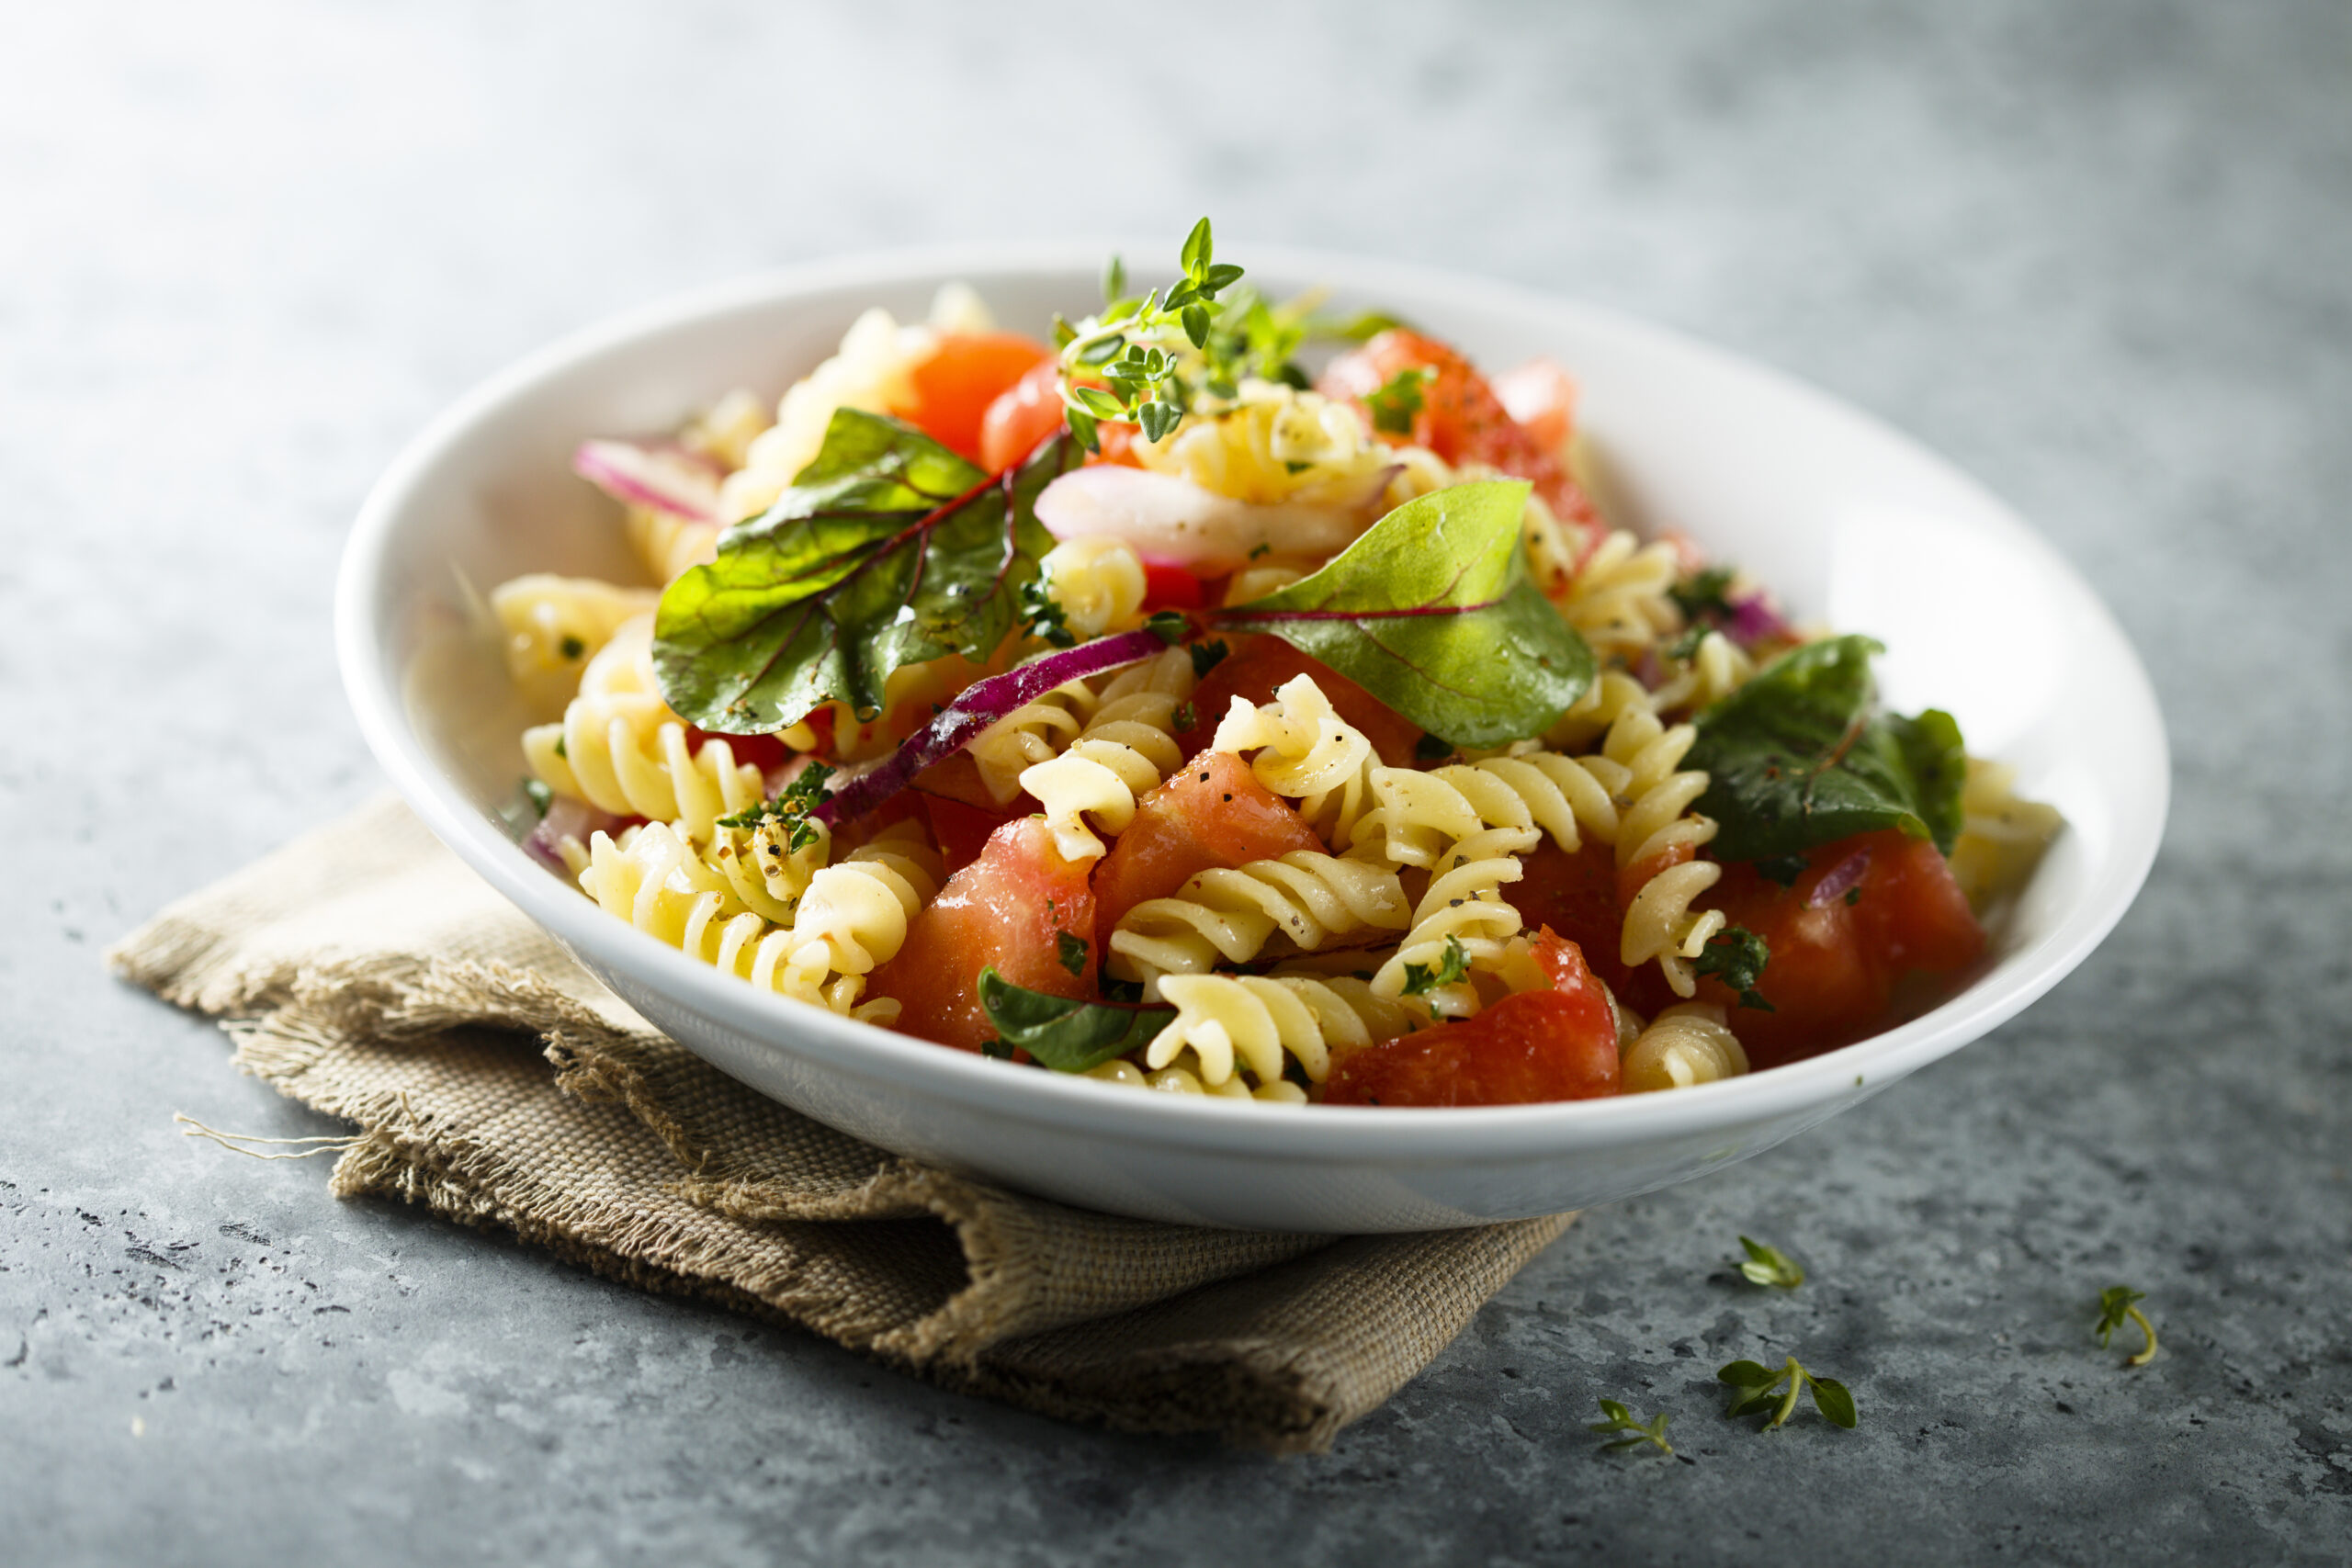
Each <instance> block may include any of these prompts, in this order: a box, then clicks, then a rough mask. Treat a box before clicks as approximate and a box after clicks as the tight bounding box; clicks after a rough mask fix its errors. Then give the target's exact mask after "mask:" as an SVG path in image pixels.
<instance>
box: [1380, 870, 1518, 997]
mask: <svg viewBox="0 0 2352 1568" xmlns="http://www.w3.org/2000/svg"><path fill="white" fill-rule="evenodd" d="M1525 874H1526V868H1525V867H1523V866H1521V864H1520V863H1519V861H1518V859H1517V857H1515V856H1512V855H1509V854H1501V855H1494V856H1490V857H1488V858H1487V859H1484V860H1474V861H1464V862H1460V863H1453V864H1452V865H1450V867H1449V869H1447V870H1445V871H1443V872H1442V873H1440V874H1438V875H1436V876H1433V877H1431V878H1430V886H1429V891H1428V892H1427V893H1425V894H1423V895H1422V896H1421V901H1420V904H1419V907H1417V908H1415V909H1414V910H1413V922H1412V926H1411V928H1410V929H1409V930H1408V931H1406V933H1405V940H1404V941H1403V942H1400V943H1398V944H1397V951H1396V952H1395V953H1393V954H1391V955H1390V956H1389V958H1388V959H1387V961H1386V962H1385V963H1384V964H1381V966H1380V968H1379V969H1378V970H1377V971H1376V972H1375V973H1374V976H1373V977H1372V989H1373V992H1374V995H1376V996H1382V997H1389V998H1397V997H1401V996H1402V995H1403V994H1404V991H1405V986H1406V983H1407V976H1406V974H1405V966H1406V965H1407V964H1416V965H1419V966H1420V967H1422V968H1425V969H1429V970H1430V971H1431V972H1432V973H1434V972H1435V971H1436V970H1437V969H1438V968H1439V967H1440V966H1441V965H1442V964H1443V963H1444V961H1445V956H1446V951H1447V949H1448V947H1449V945H1451V944H1453V943H1456V942H1458V943H1460V944H1461V947H1462V950H1463V953H1464V956H1465V957H1466V959H1467V960H1468V963H1469V964H1470V965H1471V966H1473V967H1476V968H1480V969H1487V970H1491V969H1494V968H1496V967H1497V966H1498V965H1499V964H1501V963H1502V962H1503V959H1504V956H1505V953H1506V950H1507V949H1508V947H1509V945H1510V941H1511V939H1512V938H1514V937H1516V936H1517V935H1519V932H1520V927H1521V919H1520V915H1519V911H1518V910H1517V909H1515V908H1512V907H1511V905H1510V903H1509V902H1508V901H1507V900H1506V899H1505V897H1504V896H1503V891H1502V889H1503V887H1504V886H1505V885H1506V884H1509V883H1513V882H1517V881H1518V880H1519V879H1520V878H1521V877H1522V876H1524V875H1525ZM1420 999H1421V1001H1422V1003H1423V1004H1424V1005H1425V1006H1427V1007H1428V1008H1429V1010H1430V1011H1431V1012H1432V1013H1435V1014H1437V1015H1438V1016H1439V1017H1442V1018H1467V1017H1469V1016H1470V1015H1471V1014H1472V1013H1475V1012H1476V1011H1477V1010H1478V991H1477V987H1476V986H1475V985H1473V984H1472V983H1471V981H1470V979H1469V977H1468V976H1466V975H1465V976H1464V977H1463V978H1461V979H1459V980H1455V981H1453V982H1451V983H1449V984H1445V985H1440V986H1432V987H1429V988H1427V989H1425V990H1424V991H1422V992H1421V995H1420Z"/></svg>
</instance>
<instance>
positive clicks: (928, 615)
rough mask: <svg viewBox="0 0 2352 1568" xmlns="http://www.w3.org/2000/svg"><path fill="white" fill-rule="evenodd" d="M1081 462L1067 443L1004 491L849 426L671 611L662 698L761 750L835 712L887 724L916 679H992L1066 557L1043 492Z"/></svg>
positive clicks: (914, 440) (728, 538) (656, 652)
mask: <svg viewBox="0 0 2352 1568" xmlns="http://www.w3.org/2000/svg"><path fill="white" fill-rule="evenodd" d="M1079 459H1080V452H1079V451H1078V448H1077V446H1076V445H1075V444H1074V443H1072V442H1071V441H1069V439H1067V438H1062V439H1057V440H1055V441H1052V442H1049V443H1047V444H1046V446H1043V447H1041V448H1039V450H1038V451H1037V453H1036V454H1035V456H1033V457H1031V458H1030V459H1029V461H1028V462H1027V463H1026V464H1024V465H1023V466H1022V467H1020V468H1015V469H1013V470H1012V471H1011V472H1009V473H1007V474H1005V475H1004V476H1003V477H1002V478H1001V479H990V478H989V476H988V475H986V474H984V473H982V472H981V471H980V470H979V469H978V468H976V467H974V466H973V465H972V464H970V463H968V462H967V461H965V460H964V459H963V458H962V457H958V456H956V454H955V453H954V452H952V451H950V450H948V448H946V447H945V446H941V445H940V444H939V443H938V442H936V441H933V439H932V438H931V437H929V436H928V435H925V434H922V432H921V431H919V430H916V429H915V428H914V427H913V426H911V425H909V424H905V423H901V422H899V421H898V420H895V419H889V418H886V417H884V416H882V415H880V414H871V413H865V412H861V411H859V410H857V409H847V408H845V409H842V410H840V411H838V412H835V413H834V415H833V419H832V423H831V425H829V426H828V427H827V428H826V431H825V444H824V446H823V447H822V449H821V450H820V451H819V452H818V454H817V457H816V460H815V461H814V462H812V463H810V464H809V466H808V467H807V468H803V469H802V470H801V471H800V474H799V476H798V477H797V479H794V480H793V483H792V488H791V489H789V490H787V491H785V492H784V493H783V494H782V495H781V496H778V497H777V498H776V502H775V505H773V506H771V507H769V508H768V509H767V511H766V512H764V513H762V514H761V515H760V516H758V517H754V518H752V519H749V520H748V521H745V522H742V523H739V524H737V525H735V526H733V527H731V528H729V529H728V530H727V532H726V533H725V534H723V535H721V536H719V541H718V559H717V560H715V561H713V562H711V563H710V564H709V565H707V566H698V567H696V568H695V569H694V570H692V571H689V572H687V573H686V574H685V575H684V576H683V577H681V578H679V579H678V580H677V581H675V582H673V583H672V584H671V585H670V586H669V588H668V589H667V590H666V591H665V592H663V593H662V606H661V609H660V610H659V611H658V612H657V613H656V615H655V618H654V641H653V663H654V669H655V671H656V672H657V673H658V674H659V676H660V678H661V682H662V695H663V696H664V697H666V698H667V699H668V700H669V703H670V705H671V706H672V707H673V708H675V709H676V710H677V711H678V713H679V714H680V715H681V716H684V718H686V719H687V720H688V721H690V722H691V723H694V724H696V725H699V726H701V727H702V728H705V729H710V730H718V731H722V732H724V733H727V734H731V735H744V734H759V733H763V732H766V731H769V730H775V729H782V728H785V727H786V726H787V725H791V724H795V723H797V722H798V721H799V720H801V719H802V718H805V717H806V716H808V715H809V713H811V712H812V711H814V710H815V709H817V708H818V707H820V706H821V705H824V704H826V703H829V702H834V701H840V702H845V703H847V704H849V705H850V707H851V708H852V709H853V710H854V712H855V713H856V714H857V715H858V716H859V717H860V718H867V717H871V716H873V715H875V714H876V713H878V712H879V711H880V710H881V706H882V695H883V688H884V683H885V682H888V679H889V677H890V672H891V671H894V670H897V669H899V667H901V666H902V665H907V664H915V663H920V662H922V661H923V660H931V659H939V658H942V657H944V656H945V655H947V654H950V653H956V654H961V655H962V656H963V657H964V658H966V659H968V660H972V661H973V662H974V663H976V664H977V663H978V662H981V661H982V660H986V659H987V658H988V657H989V654H991V653H993V652H994V651H995V650H996V649H997V647H998V645H999V644H1001V642H1003V640H1004V638H1005V635H1006V634H1007V633H1008V632H1010V631H1011V630H1012V626H1013V623H1014V622H1015V621H1016V620H1017V619H1018V618H1019V616H1020V614H1021V609H1020V604H1019V598H1020V593H1021V590H1022V589H1023V587H1024V586H1026V585H1027V584H1028V583H1030V582H1032V581H1035V578H1036V575H1037V560H1038V558H1039V557H1040V556H1042V555H1044V554H1045V553H1046V551H1047V550H1049V549H1051V548H1053V546H1054V540H1053V536H1051V535H1050V534H1048V533H1046V529H1045V526H1044V525H1042V524H1040V523H1039V522H1038V521H1037V517H1036V500H1037V492H1038V491H1042V490H1043V489H1045V487H1046V484H1047V483H1049V482H1050V481H1052V480H1053V479H1055V478H1057V476H1059V475H1060V474H1061V473H1062V472H1063V471H1064V470H1065V469H1068V468H1076V467H1077V466H1078V462H1079Z"/></svg>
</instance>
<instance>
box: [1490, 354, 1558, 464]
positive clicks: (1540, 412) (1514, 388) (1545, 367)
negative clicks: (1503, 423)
mask: <svg viewBox="0 0 2352 1568" xmlns="http://www.w3.org/2000/svg"><path fill="white" fill-rule="evenodd" d="M1494 387H1495V399H1496V400H1497V401H1498V402H1500V403H1501V404H1502V405H1503V412H1505V413H1508V414H1510V417H1511V418H1512V419H1514V420H1517V421H1518V422H1519V423H1520V424H1521V427H1522V428H1524V429H1525V430H1526V432H1527V434H1529V435H1531V436H1532V437H1533V438H1534V440H1535V444H1536V445H1537V446H1541V447H1542V448H1544V450H1545V451H1546V452H1557V451H1559V450H1560V448H1562V447H1563V446H1566V445H1567V444H1568V433H1569V432H1570V431H1571V430H1573V429H1575V428H1576V415H1577V384H1576V382H1575V381H1574V380H1573V379H1571V378H1570V377H1569V375H1568V373H1567V372H1566V370H1563V369H1561V368H1560V367H1559V366H1558V365H1557V364H1555V362H1553V361H1552V360H1549V359H1531V360H1529V361H1528V362H1527V363H1526V364H1524V365H1521V366H1518V367H1514V368H1512V369H1510V370H1506V371H1504V372H1503V373H1502V374H1501V375H1499V376H1498V377H1496V378H1495V380H1494Z"/></svg>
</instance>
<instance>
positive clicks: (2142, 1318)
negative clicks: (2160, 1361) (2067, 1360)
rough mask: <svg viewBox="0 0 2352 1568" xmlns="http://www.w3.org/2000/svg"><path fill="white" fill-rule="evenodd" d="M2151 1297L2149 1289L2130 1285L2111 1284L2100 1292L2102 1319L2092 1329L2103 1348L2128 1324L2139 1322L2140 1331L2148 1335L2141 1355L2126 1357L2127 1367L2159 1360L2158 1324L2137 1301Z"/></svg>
mask: <svg viewBox="0 0 2352 1568" xmlns="http://www.w3.org/2000/svg"><path fill="white" fill-rule="evenodd" d="M2147 1299H2148V1298H2147V1295H2146V1293H2145V1292H2140V1291H2135V1290H2133V1289H2132V1288H2131V1286H2129V1285H2110V1286H2109V1287H2108V1288H2107V1289H2106V1290H2104V1291H2101V1292H2099V1293H2098V1323H2097V1324H2095V1325H2093V1326H2092V1332H2093V1333H2095V1334H2097V1335H2098V1344H2099V1348H2100V1349H2102V1350H2104V1349H2106V1348H2107V1343H2108V1341H2109V1340H2110V1339H2112V1338H2114V1337H2115V1331H2116V1330H2117V1329H2119V1328H2120V1327H2122V1326H2123V1325H2125V1324H2126V1323H2132V1324H2137V1325H2139V1328H2140V1332H2141V1333H2142V1334H2143V1335H2145V1336H2147V1339H2148V1342H2147V1343H2146V1344H2145V1345H2143V1346H2142V1347H2141V1348H2140V1350H2139V1353H2138V1354H2136V1355H2132V1356H2127V1357H2125V1358H2124V1359H2123V1364H2124V1365H2125V1366H2127V1367H2144V1366H2146V1365H2147V1364H2148V1363H2149V1362H2150V1361H2153V1360H2154V1359H2156V1328H2155V1325H2154V1324H2152V1323H2150V1322H2149V1321H2148V1315H2147V1314H2145V1313H2143V1312H2142V1311H2141V1310H2140V1309H2139V1307H2138V1306H2137V1305H2135V1304H2134V1303H2139V1302H2144V1301H2146V1300H2147Z"/></svg>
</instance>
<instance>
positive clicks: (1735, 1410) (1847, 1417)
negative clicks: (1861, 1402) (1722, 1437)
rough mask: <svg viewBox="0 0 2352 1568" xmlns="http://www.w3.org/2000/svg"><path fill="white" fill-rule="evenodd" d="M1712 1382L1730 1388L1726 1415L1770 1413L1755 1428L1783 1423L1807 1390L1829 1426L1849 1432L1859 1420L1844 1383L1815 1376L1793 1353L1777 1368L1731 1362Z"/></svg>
mask: <svg viewBox="0 0 2352 1568" xmlns="http://www.w3.org/2000/svg"><path fill="white" fill-rule="evenodd" d="M1715 1381H1716V1382H1723V1383H1728V1384H1730V1385H1731V1388H1732V1400H1731V1404H1728V1405H1726V1406H1725V1407H1724V1415H1725V1416H1754V1415H1758V1414H1759V1413H1761V1412H1765V1411H1770V1413H1771V1415H1770V1419H1768V1420H1767V1421H1766V1422H1765V1423H1764V1425H1763V1426H1762V1427H1758V1428H1757V1429H1758V1431H1765V1432H1769V1431H1770V1430H1771V1429H1772V1428H1774V1427H1779V1426H1781V1425H1782V1424H1783V1423H1785V1422H1786V1421H1787V1420H1788V1418H1789V1417H1790V1416H1793V1415H1795V1414H1796V1412H1797V1399H1798V1396H1799V1395H1801V1394H1804V1393H1811V1394H1812V1395H1813V1407H1814V1408H1815V1410H1817V1411H1819V1412H1820V1413H1821V1416H1822V1418H1823V1419H1824V1420H1826V1421H1827V1422H1828V1423H1829V1424H1830V1425H1831V1426H1833V1427H1845V1428H1846V1429H1847V1430H1849V1431H1851V1430H1852V1429H1853V1428H1854V1427H1855V1426H1856V1425H1858V1424H1859V1422H1860V1416H1858V1415H1857V1414H1856V1413H1855V1410H1854V1396H1853V1395H1852V1394H1851V1393H1848V1392H1847V1390H1846V1385H1845V1384H1844V1383H1841V1382H1838V1381H1837V1380H1836V1379H1835V1378H1824V1377H1815V1375H1814V1374H1813V1373H1811V1372H1809V1371H1806V1370H1805V1369H1804V1367H1803V1366H1801V1365H1799V1364H1798V1361H1797V1359H1796V1358H1795V1357H1794V1356H1791V1357H1790V1358H1789V1359H1788V1361H1787V1364H1786V1365H1784V1366H1782V1367H1781V1370H1780V1371H1773V1370H1772V1369H1771V1368H1770V1367H1766V1366H1762V1365H1760V1364H1758V1363H1757V1362H1755V1361H1734V1362H1733V1363H1732V1364H1731V1365H1729V1366H1727V1367H1724V1368H1723V1369H1722V1370H1721V1371H1717V1372H1716V1373H1715Z"/></svg>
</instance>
